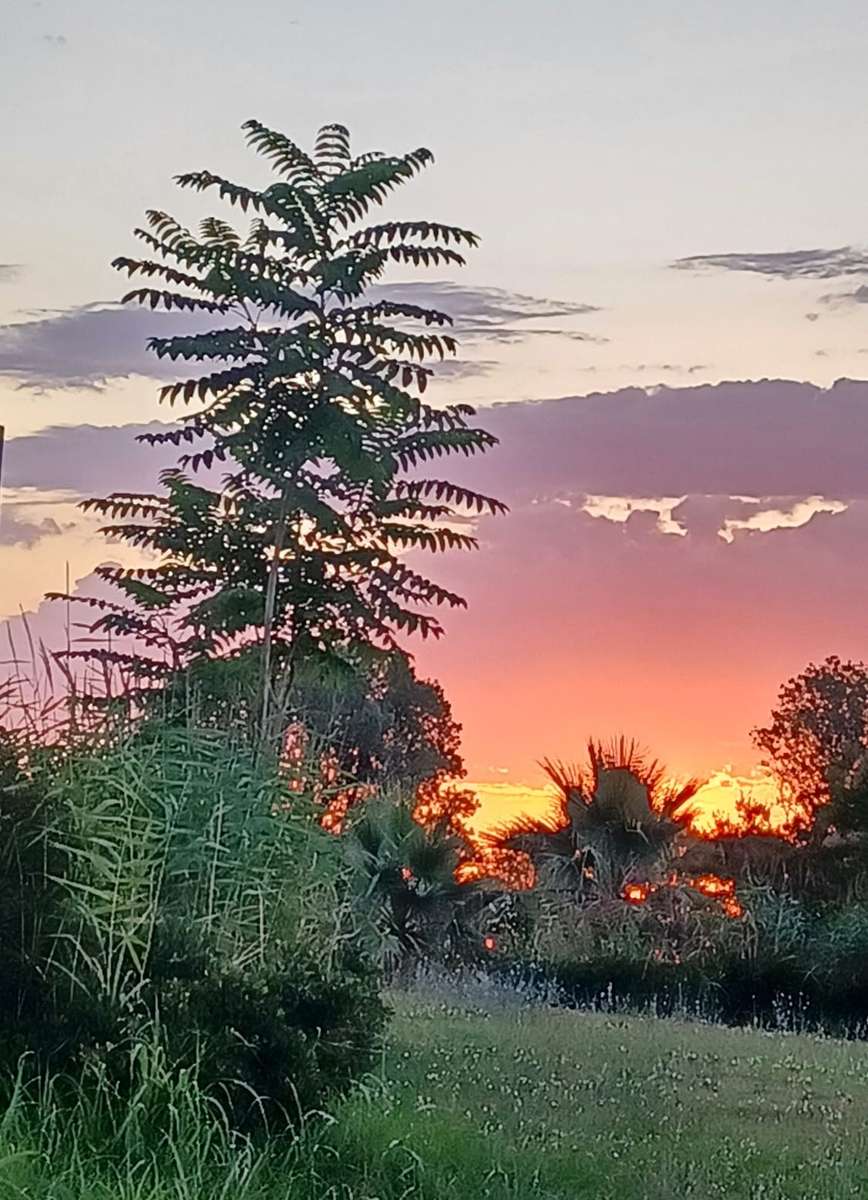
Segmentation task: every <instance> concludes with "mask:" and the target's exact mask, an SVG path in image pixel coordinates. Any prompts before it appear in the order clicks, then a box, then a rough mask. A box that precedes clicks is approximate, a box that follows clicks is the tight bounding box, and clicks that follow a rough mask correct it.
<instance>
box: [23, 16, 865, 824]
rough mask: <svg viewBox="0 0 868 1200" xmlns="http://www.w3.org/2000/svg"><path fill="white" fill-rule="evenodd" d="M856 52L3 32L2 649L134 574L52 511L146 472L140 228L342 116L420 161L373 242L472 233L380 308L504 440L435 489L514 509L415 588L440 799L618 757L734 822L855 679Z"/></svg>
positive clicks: (329, 35)
mask: <svg viewBox="0 0 868 1200" xmlns="http://www.w3.org/2000/svg"><path fill="white" fill-rule="evenodd" d="M866 50H868V8H866V6H865V5H864V3H862V2H861V0H852V2H849V0H828V2H827V3H826V4H824V5H822V6H820V5H817V4H816V3H806V2H802V0H766V3H764V4H762V5H757V4H755V3H753V2H751V3H748V2H746V0H731V2H730V3H728V4H726V5H722V4H719V3H718V2H717V0H690V2H687V0H684V2H676V0H654V2H653V3H640V2H639V0H632V2H628V0H609V2H608V3H607V4H606V5H601V4H598V3H593V4H592V3H583V2H579V0H574V2H573V3H570V4H565V3H563V2H561V3H555V2H553V0H539V2H538V3H536V4H535V5H526V4H518V3H514V2H513V0H500V2H498V3H495V2H493V0H475V2H474V3H473V4H467V3H466V2H464V3H458V2H457V0H441V3H439V4H438V5H437V6H436V7H432V6H429V5H422V4H420V3H417V2H416V0H368V2H367V3H365V4H359V3H358V2H357V0H352V2H351V0H333V2H332V3H331V4H329V5H322V4H319V3H317V2H316V0H297V2H296V3H292V2H286V0H282V2H280V3H278V2H272V0H248V2H247V3H246V4H244V5H243V6H238V5H234V4H228V3H222V2H218V0H207V2H206V0H186V3H185V4H183V5H177V4H175V3H168V2H165V0H152V2H151V3H150V4H149V5H147V6H141V5H134V4H128V3H118V2H117V0H65V2H63V3H59V2H56V0H36V2H28V3H17V4H15V5H14V6H8V9H7V11H4V15H3V17H2V36H0V104H2V109H3V112H4V114H5V117H6V119H5V122H4V171H3V175H4V178H3V186H2V196H0V210H2V221H0V424H3V425H5V427H6V436H7V446H6V456H5V464H4V474H5V483H6V486H5V489H4V500H3V509H2V516H0V620H2V619H6V620H7V622H8V624H7V630H8V631H9V632H13V633H16V632H17V635H18V636H19V637H20V635H21V625H20V617H19V616H17V614H19V613H20V612H22V611H23V612H25V613H29V614H32V616H31V617H30V618H29V624H30V625H31V627H32V628H35V629H37V630H38V631H41V632H43V633H44V635H45V636H46V638H48V639H49V640H50V638H51V637H52V636H55V635H56V632H57V629H58V625H57V616H56V614H53V613H52V612H51V611H50V609H49V608H47V607H46V606H45V605H44V604H43V603H42V600H41V598H42V596H43V594H44V592H45V591H46V590H49V589H57V588H62V587H63V585H64V579H65V577H66V574H67V572H69V575H70V578H71V579H72V580H73V581H81V583H80V586H81V588H82V589H85V590H86V589H87V588H88V587H89V586H90V581H89V579H88V577H89V574H90V572H91V571H92V570H93V567H94V566H95V565H96V564H98V563H99V562H101V561H105V560H106V559H111V560H112V561H128V560H130V559H129V551H128V550H126V549H125V548H124V547H122V546H117V545H112V546H109V547H107V546H106V545H105V543H104V542H103V541H102V540H101V539H100V538H99V536H98V534H97V532H96V528H95V524H94V522H93V521H91V520H90V519H89V518H86V517H85V516H83V515H82V514H81V513H80V512H79V511H78V509H77V507H76V505H77V502H78V501H79V500H80V499H81V498H82V497H84V496H87V495H91V494H102V493H104V492H106V491H108V490H111V489H112V488H114V487H127V486H130V485H131V481H133V480H135V481H136V485H137V486H142V487H148V486H150V484H151V483H152V481H153V479H154V478H155V476H156V472H157V470H158V468H159V466H160V465H162V464H161V463H160V462H158V461H157V459H156V458H155V457H154V454H153V452H148V451H146V450H145V449H144V448H142V447H137V446H136V444H135V443H134V442H133V433H134V432H135V431H136V429H140V428H141V427H142V426H144V425H148V424H149V423H151V422H154V421H166V420H169V419H171V415H170V414H169V413H168V412H166V411H165V410H163V409H161V408H160V406H159V405H158V404H157V400H156V393H157V388H158V384H159V383H160V382H165V378H166V375H165V369H164V368H162V367H160V366H159V364H156V363H154V362H152V361H151V359H150V357H149V356H148V355H147V353H146V352H145V349H144V344H145V340H146V338H147V337H148V336H150V335H152V334H154V333H159V332H164V331H165V330H166V328H175V327H176V326H175V325H169V324H167V323H168V322H170V321H171V320H172V318H168V317H165V316H163V317H161V316H160V315H159V314H158V315H157V316H154V315H153V314H144V313H141V312H137V311H135V310H131V309H122V308H120V307H119V306H118V304H117V301H118V299H119V297H120V296H121V295H122V293H123V290H124V284H123V280H122V279H120V278H119V277H118V276H117V275H116V273H115V272H114V271H113V270H112V268H111V266H110V262H111V259H112V258H113V257H114V256H116V255H118V254H128V253H131V252H133V251H134V247H135V243H134V241H133V239H132V237H131V230H132V228H133V227H134V226H135V225H136V224H137V223H138V222H139V221H140V220H141V216H142V213H143V211H144V209H145V208H151V207H156V208H161V209H165V210H168V211H171V212H173V213H174V214H176V215H177V216H178V217H180V218H181V219H182V220H184V221H189V222H194V221H196V220H198V218H199V217H201V216H203V215H206V213H208V212H211V211H213V207H214V206H213V205H212V206H211V207H208V205H207V203H205V204H204V207H203V198H202V197H196V196H191V195H189V194H186V193H184V194H182V193H179V192H178V191H177V190H176V189H175V187H174V185H173V184H172V176H173V175H174V174H177V173H178V172H180V171H184V170H193V169H199V168H202V167H208V168H209V169H212V170H215V171H219V172H220V173H222V174H224V175H227V176H229V177H231V178H236V179H239V180H244V181H247V180H249V181H251V182H254V183H259V182H262V181H263V180H264V178H265V176H264V171H263V166H262V164H261V162H259V161H257V160H256V159H255V157H254V156H252V155H251V154H250V153H249V151H247V150H246V148H245V146H244V140H243V137H242V135H241V133H240V131H239V127H240V125H241V123H242V122H243V121H244V120H245V119H247V118H249V117H257V118H258V119H260V120H262V121H264V122H266V123H267V124H270V125H272V126H274V127H277V128H280V129H282V130H284V131H285V132H287V133H289V134H290V135H291V136H293V137H294V138H296V139H297V140H299V141H301V142H306V141H309V140H310V139H311V138H312V136H313V134H314V132H315V130H316V128H317V127H318V126H319V125H321V124H323V123H325V122H327V121H333V120H338V121H341V122H343V123H345V124H347V125H348V126H349V127H350V128H351V131H352V133H353V136H354V139H355V144H356V146H357V147H358V148H359V149H362V148H364V149H369V148H377V149H384V150H387V151H398V150H405V149H409V148H411V147H415V146H418V145H426V146H428V147H430V148H431V149H432V150H433V151H434V153H435V156H436V160H437V161H436V165H435V166H434V167H433V168H432V169H430V170H428V171H427V172H426V173H425V174H424V175H423V176H422V177H420V178H419V179H418V180H417V181H416V182H415V183H414V184H413V185H412V186H411V187H407V188H405V189H404V190H403V191H402V193H401V194H400V195H399V196H397V197H396V199H395V201H394V202H393V203H392V204H391V205H390V209H389V213H390V215H392V216H394V217H415V216H424V217H427V218H436V219H440V220H443V221H448V222H454V223H456V224H459V225H462V226H464V227H469V228H471V229H474V230H476V231H477V232H478V233H479V234H480V235H481V237H482V242H481V246H480V248H479V249H478V250H477V251H475V252H473V254H472V255H471V257H470V261H469V262H468V265H467V267H466V268H464V269H463V270H462V271H460V272H458V271H453V272H450V273H448V274H437V273H435V274H434V275H431V274H427V275H426V274H425V273H421V274H419V275H415V276H414V275H412V274H408V273H406V272H405V273H400V274H396V275H394V276H393V277H390V278H389V279H388V280H387V281H386V282H385V284H384V286H385V288H386V289H387V290H388V291H389V292H390V294H393V295H398V296H401V297H402V298H408V299H412V300H415V301H419V302H431V303H435V304H437V305H440V306H441V307H443V308H445V309H447V310H448V311H450V312H451V313H452V314H453V316H454V317H455V321H456V328H457V332H458V334H459V337H460V339H461V349H460V352H459V357H458V359H457V361H456V362H454V363H450V364H448V365H447V367H446V368H445V369H444V370H443V372H442V373H441V375H440V378H439V380H438V382H437V383H436V385H435V387H434V388H433V389H432V393H429V395H433V396H434V402H435V403H436V402H443V403H446V402H451V401H454V400H457V399H460V400H466V401H469V402H471V403H474V404H476V405H477V406H478V407H479V409H480V413H481V419H482V423H483V424H485V425H486V426H487V427H488V428H490V429H491V430H492V432H494V433H496V434H497V435H498V436H499V437H500V438H501V444H500V446H499V447H498V449H497V450H495V451H494V452H492V453H491V454H490V455H489V456H487V458H486V459H485V460H484V461H480V462H476V463H474V464H472V465H471V466H470V468H468V467H466V466H463V465H462V466H461V467H460V469H459V468H457V469H456V470H457V471H458V473H459V474H462V476H463V477H466V479H467V481H468V482H473V483H474V484H478V485H479V486H480V488H481V489H482V490H489V491H491V492H492V493H493V494H496V495H499V496H501V497H502V498H503V499H505V500H506V501H507V502H508V503H509V504H510V506H511V513H510V515H509V516H508V517H503V518H499V519H491V520H484V521H483V522H482V523H481V524H480V527H479V537H480V550H479V551H478V553H476V554H474V555H468V556H460V555H458V556H451V557H449V558H448V559H443V560H441V561H440V563H439V564H436V565H435V564H432V571H433V572H434V573H435V574H436V575H437V577H438V579H439V580H442V581H443V582H445V583H446V584H448V585H449V586H454V587H456V588H457V589H458V590H460V591H462V592H463V594H465V595H466V597H467V599H468V601H469V608H468V610H467V612H466V613H461V614H457V615H453V616H448V617H447V618H446V625H447V637H446V638H445V639H444V640H442V641H441V642H439V643H437V644H436V645H433V646H429V645H426V646H423V647H420V648H418V661H419V665H420V668H421V669H423V670H424V671H425V672H426V673H429V674H431V675H434V676H436V677H437V678H439V679H441V680H442V682H443V683H444V686H445V688H446V690H447V694H448V695H449V696H450V698H451V700H452V703H453V706H454V708H455V710H456V714H457V716H458V718H459V719H460V720H461V722H462V723H463V726H464V732H465V741H464V745H465V756H466V760H467V765H468V769H469V771H470V774H471V776H472V777H473V778H474V779H475V780H478V781H480V782H482V783H485V784H486V785H487V787H488V789H489V790H488V792H487V795H489V796H490V797H493V799H492V800H491V803H492V804H497V803H501V804H503V805H506V804H508V803H512V802H513V800H514V798H515V796H519V797H521V796H522V795H525V794H528V792H527V789H528V788H533V787H537V786H539V785H540V783H541V773H540V769H539V767H538V766H537V762H538V760H539V759H540V758H541V757H543V756H551V757H561V758H565V759H569V758H575V757H578V756H579V755H580V754H581V752H582V747H583V745H584V743H585V741H586V740H587V738H588V737H589V736H591V735H594V736H606V735H607V734H610V733H617V732H621V731H626V732H627V733H630V734H633V735H635V736H637V737H638V738H640V739H641V740H642V741H644V742H646V743H648V744H649V745H650V746H651V747H652V748H653V750H654V751H655V752H657V753H659V754H660V755H661V756H662V757H664V758H665V759H666V760H667V761H668V762H669V763H670V764H671V765H672V768H673V770H674V771H676V772H680V773H684V774H688V773H698V774H701V775H713V776H714V777H715V779H717V780H723V781H724V782H725V783H726V784H727V786H729V787H730V788H733V787H737V786H738V780H740V779H741V778H742V777H744V778H746V779H748V778H750V776H751V772H752V771H753V770H754V768H755V766H756V755H755V754H754V751H753V749H752V746H751V742H750V738H749V731H750V729H751V728H752V727H753V726H755V725H757V724H758V723H761V722H762V721H763V720H764V719H765V717H766V715H767V714H768V712H769V709H770V707H771V705H772V703H773V701H774V697H775V694H776V692H777V689H778V687H779V685H780V684H781V683H782V682H783V681H784V680H785V679H786V678H788V677H789V676H791V675H792V674H794V673H796V672H798V671H799V670H801V669H802V668H803V667H804V666H805V665H806V664H807V663H808V662H809V661H811V660H812V659H813V660H816V659H818V658H822V657H825V656H826V655H827V654H831V653H837V654H840V655H842V656H844V657H854V658H862V657H868V645H866V642H868V632H866V630H865V622H864V615H863V614H864V613H865V611H866V599H868V572H866V570H865V568H864V560H865V555H864V547H865V540H866V533H868V471H866V469H865V466H864V462H865V450H864V448H865V447H866V445H868V382H862V381H864V380H866V379H868V308H866V307H865V306H866V304H868V249H866V245H868V218H866V216H865V213H866V210H868V156H866V155H865V153H864V146H865V136H866V111H865V107H864V101H863V96H864V63H865V59H866ZM130 561H131V560H130ZM2 632H3V631H2V629H0V635H2ZM733 781H735V783H734V782H733ZM498 789H500V790H499V791H498ZM515 802H516V803H517V802H518V801H515Z"/></svg>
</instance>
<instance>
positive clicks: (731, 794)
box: [463, 768, 792, 837]
mask: <svg viewBox="0 0 868 1200" xmlns="http://www.w3.org/2000/svg"><path fill="white" fill-rule="evenodd" d="M463 786H464V787H466V788H467V789H468V790H469V791H472V792H474V793H475V794H476V796H477V798H478V800H479V808H478V809H477V811H476V812H475V813H474V814H473V816H472V817H471V819H470V821H469V823H468V828H469V829H470V832H471V833H472V834H477V833H483V832H488V831H490V830H494V829H496V828H497V827H498V826H500V825H504V824H506V823H508V822H510V821H512V820H515V819H516V818H517V817H520V816H524V815H529V816H533V817H536V818H545V817H548V816H553V815H554V814H555V813H556V812H557V809H558V801H557V793H556V791H555V788H554V785H552V784H547V785H543V786H536V785H533V784H524V783H512V782H507V781H505V780H504V781H500V780H498V781H491V780H483V781H476V780H473V781H467V782H465V783H464V784H463ZM740 801H746V802H748V803H750V804H752V805H756V806H758V807H759V808H761V809H762V811H763V817H764V820H765V821H767V824H768V829H769V831H770V832H774V831H776V830H781V829H783V828H784V827H785V826H786V825H787V824H788V822H789V820H790V818H791V815H792V814H791V813H789V812H788V811H787V809H786V807H785V806H784V805H783V804H782V803H781V800H780V795H779V792H778V787H777V784H776V782H775V781H774V779H772V778H771V777H770V776H769V775H768V774H767V773H765V772H763V771H762V769H761V768H756V769H755V770H754V771H752V772H751V773H749V774H747V775H736V774H734V773H732V772H731V771H730V770H729V769H728V768H723V769H722V770H719V771H715V772H714V773H713V774H711V775H710V776H709V778H708V780H707V782H706V783H705V784H704V785H703V786H702V787H701V788H700V789H699V791H698V792H697V794H696V797H695V798H694V799H693V800H692V801H691V802H690V803H691V807H692V808H693V810H694V816H693V817H692V819H691V820H690V822H689V826H688V827H689V829H690V831H691V832H692V833H694V834H696V835H697V836H699V837H714V835H715V832H716V831H717V830H718V829H719V827H720V825H721V823H724V824H726V825H732V826H738V825H739V824H741V823H742V817H741V814H740V812H739V807H738V806H739V802H740Z"/></svg>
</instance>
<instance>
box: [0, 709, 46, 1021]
mask: <svg viewBox="0 0 868 1200" xmlns="http://www.w3.org/2000/svg"><path fill="white" fill-rule="evenodd" d="M52 816H53V808H52V805H51V802H50V800H49V797H48V795H47V789H46V786H45V779H44V775H43V774H42V773H41V772H40V770H39V769H38V766H37V765H36V764H33V763H28V762H27V754H26V747H25V744H24V743H23V741H22V739H20V738H17V737H14V736H13V735H12V734H11V733H10V732H8V731H4V730H0V1023H3V1022H8V1021H12V1020H15V1019H16V1018H17V1015H18V1013H19V1012H21V1011H22V1010H24V1009H27V1008H28V1007H29V1006H30V1005H31V1004H32V1000H33V993H34V989H35V987H36V986H37V983H38V975H39V963H40V959H41V958H42V957H43V956H44V955H45V954H46V953H47V951H48V941H49V938H50V936H51V932H52V930H51V917H52V910H53V907H54V904H55V901H56V896H55V891H56V889H55V885H54V883H53V880H52V875H53V873H54V870H55V869H56V867H57V855H56V854H55V853H53V852H52V849H51V846H50V843H49V840H48V836H47V834H48V829H49V827H50V825H51V822H52Z"/></svg>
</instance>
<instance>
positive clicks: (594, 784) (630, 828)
mask: <svg viewBox="0 0 868 1200" xmlns="http://www.w3.org/2000/svg"><path fill="white" fill-rule="evenodd" d="M542 765H543V767H544V769H545V771H546V773H547V774H548V776H549V778H550V779H551V780H552V782H553V783H554V784H555V785H556V787H557V800H558V808H557V810H556V812H555V813H554V814H553V815H552V816H551V817H548V818H543V819H540V818H536V817H532V816H523V817H520V818H518V820H516V821H515V822H513V823H511V824H510V825H507V826H502V827H501V828H499V829H497V830H495V831H494V832H493V833H492V834H491V835H489V836H490V839H491V841H493V842H495V843H497V844H499V845H505V846H507V847H508V848H510V849H512V850H515V851H518V852H521V853H524V854H526V855H528V856H529V857H530V859H531V861H532V863H533V864H534V867H535V870H536V878H537V884H538V886H542V887H545V888H549V889H553V890H564V891H567V892H570V893H573V892H578V893H579V894H599V893H601V892H603V893H606V894H619V893H620V891H621V890H622V888H623V886H624V884H625V883H626V882H627V881H629V880H630V879H632V878H637V877H639V876H641V878H642V879H643V880H644V879H648V878H649V875H650V874H652V873H653V872H654V871H655V870H659V869H660V867H661V866H662V865H663V864H664V863H665V862H666V861H667V860H668V859H669V858H670V857H671V855H672V853H673V851H674V849H675V845H676V842H677V840H678V839H679V837H680V836H681V835H682V833H683V832H684V830H685V827H686V824H687V822H688V821H689V819H690V816H691V806H690V801H691V800H692V799H693V797H694V796H695V795H696V793H697V791H698V790H699V787H700V781H699V780H696V779H690V780H688V781H687V782H686V783H673V782H672V781H670V780H669V779H668V777H667V773H666V768H665V767H664V766H663V764H662V763H660V762H659V760H657V759H650V758H649V757H648V755H647V753H646V752H645V751H644V750H643V749H642V748H641V747H640V746H639V744H638V743H637V742H636V741H634V740H628V739H626V738H624V737H620V738H616V739H613V740H612V741H610V742H607V743H603V742H600V741H594V740H591V741H590V742H589V743H588V764H587V766H586V767H583V766H581V765H578V764H576V765H570V764H565V763H561V762H552V761H550V760H548V759H546V760H544V762H543V764H542Z"/></svg>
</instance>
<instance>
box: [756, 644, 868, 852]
mask: <svg viewBox="0 0 868 1200" xmlns="http://www.w3.org/2000/svg"><path fill="white" fill-rule="evenodd" d="M752 737H753V740H754V743H755V745H756V746H757V747H758V749H759V750H760V751H761V752H762V753H763V755H764V759H763V763H764V765H765V766H768V767H769V768H771V770H772V771H773V772H774V774H775V775H776V776H777V778H778V780H779V782H780V785H781V790H782V793H783V798H784V800H785V801H786V802H787V803H788V804H789V806H790V809H791V812H792V825H793V831H794V832H799V831H800V832H801V834H802V836H803V837H807V836H808V834H809V831H810V837H811V839H812V840H813V841H819V840H821V839H822V837H823V835H824V834H825V832H826V830H827V828H828V825H829V823H830V822H832V821H834V820H835V806H834V804H832V805H830V801H836V802H840V801H844V802H845V804H846V798H847V797H849V796H850V795H851V792H852V789H854V787H855V786H856V785H857V784H859V783H860V782H861V778H862V776H863V774H864V770H865V766H866V761H868V753H866V752H868V666H866V665H865V664H864V663H860V662H848V661H842V660H841V659H840V658H838V657H836V656H834V655H833V656H831V657H830V658H827V659H825V660H824V661H823V662H822V663H819V664H817V663H810V664H809V665H808V667H806V669H805V670H804V671H803V672H802V674H801V675H797V676H795V677H794V678H793V679H790V680H788V681H787V683H785V684H784V686H783V687H782V688H781V690H780V692H779V693H778V702H777V707H776V708H775V709H774V710H773V711H772V714H771V721H770V723H769V724H768V725H766V726H764V727H763V728H759V729H754V730H753V733H752Z"/></svg>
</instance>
